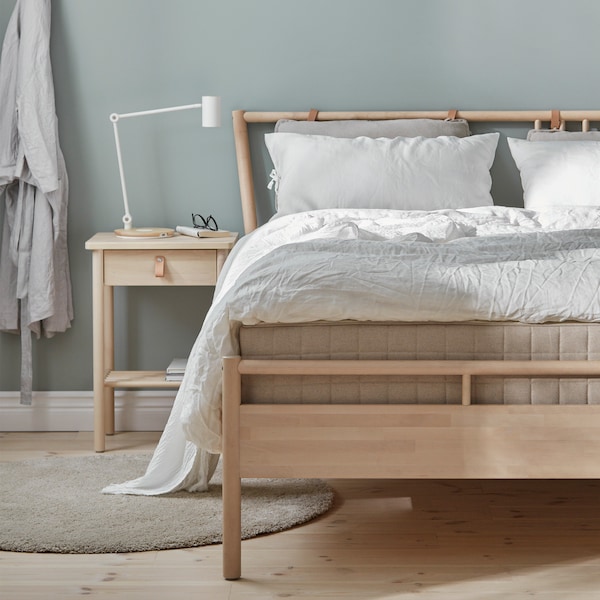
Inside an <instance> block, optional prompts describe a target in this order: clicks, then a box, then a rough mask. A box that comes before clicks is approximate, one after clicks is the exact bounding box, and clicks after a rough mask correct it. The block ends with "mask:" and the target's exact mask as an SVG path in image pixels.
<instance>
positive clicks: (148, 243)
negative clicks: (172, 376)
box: [85, 233, 238, 452]
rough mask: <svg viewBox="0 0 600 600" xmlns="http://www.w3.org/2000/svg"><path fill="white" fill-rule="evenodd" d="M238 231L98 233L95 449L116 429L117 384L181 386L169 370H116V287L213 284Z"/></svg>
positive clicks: (90, 245)
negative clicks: (216, 234) (211, 234)
mask: <svg viewBox="0 0 600 600" xmlns="http://www.w3.org/2000/svg"><path fill="white" fill-rule="evenodd" d="M237 237H238V234H237V233H232V234H231V235H230V236H227V237H220V238H193V237H190V236H185V235H179V234H176V235H175V236H173V237H169V238H157V239H148V238H135V239H132V238H120V237H117V236H116V235H115V234H114V233H97V234H96V235H94V236H93V237H91V238H90V239H89V240H88V241H87V242H86V243H85V248H86V250H91V251H92V278H93V282H92V294H93V297H92V302H93V351H94V450H95V451H96V452H104V450H105V447H106V445H105V436H106V434H113V433H114V431H115V413H114V408H115V402H114V390H115V388H139V387H146V388H178V387H179V382H173V381H165V373H164V371H115V370H114V294H113V288H114V286H121V285H122V286H164V285H167V286H172V285H181V286H191V285H203V286H204V285H206V286H214V285H215V284H216V282H217V277H218V276H219V273H220V272H221V268H222V267H223V263H224V262H225V259H226V258H227V255H228V254H229V252H230V251H231V249H232V248H233V246H234V244H235V242H236V241H237Z"/></svg>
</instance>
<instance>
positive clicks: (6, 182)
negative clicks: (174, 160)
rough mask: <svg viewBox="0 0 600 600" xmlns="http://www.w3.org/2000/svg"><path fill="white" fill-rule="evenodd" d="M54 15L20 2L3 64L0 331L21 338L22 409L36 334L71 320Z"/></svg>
mask: <svg viewBox="0 0 600 600" xmlns="http://www.w3.org/2000/svg"><path fill="white" fill-rule="evenodd" d="M50 12H51V8H50V0H17V3H16V5H15V8H14V11H13V13H12V16H11V19H10V21H9V24H8V27H7V30H6V34H5V38H4V44H3V46H2V54H1V56H0V202H1V203H3V205H4V206H3V208H4V210H3V211H0V215H1V214H2V212H3V224H2V242H1V245H0V331H8V332H13V333H18V332H20V333H21V403H22V404H31V389H32V368H31V337H32V333H33V334H35V335H36V336H37V337H38V338H39V337H40V336H41V335H44V336H45V337H52V336H53V335H54V334H55V333H57V332H62V331H65V330H66V329H68V328H69V327H70V325H71V321H72V320H73V304H72V294H71V279H70V273H69V258H68V253H67V202H68V179H67V172H66V168H65V162H64V158H63V155H62V152H61V149H60V146H59V140H58V123H57V118H56V111H55V104H54V84H53V79H52V68H51V63H50Z"/></svg>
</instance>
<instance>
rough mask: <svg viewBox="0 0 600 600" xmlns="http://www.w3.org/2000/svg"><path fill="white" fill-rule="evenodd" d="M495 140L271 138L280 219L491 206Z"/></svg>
mask: <svg viewBox="0 0 600 600" xmlns="http://www.w3.org/2000/svg"><path fill="white" fill-rule="evenodd" d="M498 137H499V134H498V133H486V134H483V135H474V136H471V137H466V138H458V137H451V136H442V137H436V138H425V137H415V138H407V137H397V138H393V139H389V138H376V139H373V138H368V137H357V138H351V139H347V138H334V137H329V136H322V135H303V134H297V133H269V134H266V135H265V142H266V145H267V148H268V150H269V153H270V155H271V159H272V161H273V165H274V167H275V169H274V173H273V174H272V176H273V179H274V181H275V184H276V191H277V214H278V215H284V214H291V213H295V212H301V211H306V210H316V209H321V208H391V209H394V208H395V209H401V210H437V209H442V208H470V207H474V206H490V205H492V204H493V201H492V197H491V195H490V188H491V184H492V180H491V176H490V172H489V170H490V167H491V166H492V162H493V161H494V154H495V151H496V146H497V144H498Z"/></svg>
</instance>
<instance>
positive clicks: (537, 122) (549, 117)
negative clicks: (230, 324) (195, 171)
mask: <svg viewBox="0 0 600 600" xmlns="http://www.w3.org/2000/svg"><path fill="white" fill-rule="evenodd" d="M232 114H233V134H234V138H235V151H236V158H237V166H238V176H239V181H240V194H241V201H242V215H243V219H244V231H245V232H246V233H250V232H251V231H254V230H255V229H256V228H257V226H258V222H257V215H256V199H255V195H254V178H253V175H252V160H251V156H250V143H249V138H248V124H250V123H276V122H277V121H279V120H280V119H293V120H296V121H306V120H308V119H309V117H310V115H311V112H310V111H298V112H296V111H291V112H290V111H287V112H279V111H244V110H234V111H233V113H232ZM447 117H448V111H447V110H445V111H439V110H438V111H333V112H331V111H320V112H318V113H317V116H316V119H317V120H318V121H341V120H349V119H353V120H388V119H446V118H447ZM456 118H457V119H465V120H467V121H469V122H472V123H486V122H487V123H527V122H529V123H533V126H534V127H535V128H536V129H539V128H540V126H541V123H543V122H548V123H550V124H552V125H554V124H555V123H556V120H557V118H558V122H559V126H560V128H561V129H562V128H564V127H565V124H566V123H567V122H580V123H581V129H582V131H587V130H588V129H589V123H590V122H592V121H596V122H597V121H600V110H561V111H556V110H458V111H456Z"/></svg>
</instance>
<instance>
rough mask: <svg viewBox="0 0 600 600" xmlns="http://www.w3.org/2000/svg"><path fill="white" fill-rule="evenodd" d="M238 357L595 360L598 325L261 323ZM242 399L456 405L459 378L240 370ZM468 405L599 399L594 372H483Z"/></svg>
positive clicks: (243, 334) (243, 335)
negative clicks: (259, 373) (503, 375)
mask: <svg viewBox="0 0 600 600" xmlns="http://www.w3.org/2000/svg"><path fill="white" fill-rule="evenodd" d="M240 346H241V355H242V356H243V357H244V358H287V359H299V358H304V359H372V360H373V359H396V360H398V359H406V360H417V359H454V360H477V359H479V360H490V359H498V360H528V359H537V360H551V359H554V360H556V359H560V360H600V324H595V323H575V322H568V323H547V324H540V325H528V324H522V323H513V322H510V323H485V322H475V323H444V324H440V323H356V322H354V321H343V322H339V323H324V322H318V323H310V324H277V325H271V324H261V325H254V326H243V327H242V328H241V331H240ZM242 398H243V402H245V403H287V404H295V403H306V404H308V403H310V404H348V403H352V404H382V403H383V404H460V402H461V386H460V378H459V377H387V378H386V377H377V376H368V377H365V376H363V377H359V376H351V377H340V376H315V377H312V376H311V377H308V376H295V377H290V376H285V377H277V376H253V377H249V376H244V377H243V378H242ZM473 403H475V404H600V379H583V378H575V379H571V378H562V379H558V378H556V379H555V378H539V377H538V378H532V379H523V378H490V377H479V378H475V379H474V383H473Z"/></svg>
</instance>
